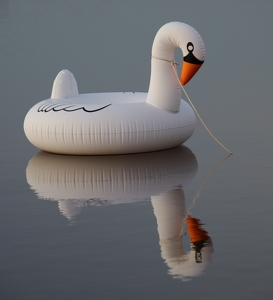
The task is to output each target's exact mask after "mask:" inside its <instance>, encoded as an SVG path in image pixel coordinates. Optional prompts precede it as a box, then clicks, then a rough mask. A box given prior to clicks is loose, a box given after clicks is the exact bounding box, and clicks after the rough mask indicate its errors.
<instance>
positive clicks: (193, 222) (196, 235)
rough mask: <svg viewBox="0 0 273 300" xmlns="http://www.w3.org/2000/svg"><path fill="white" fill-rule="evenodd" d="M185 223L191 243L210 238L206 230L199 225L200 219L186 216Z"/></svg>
mask: <svg viewBox="0 0 273 300" xmlns="http://www.w3.org/2000/svg"><path fill="white" fill-rule="evenodd" d="M187 223H188V231H189V236H190V240H191V243H197V242H200V241H206V240H208V239H209V238H210V237H209V235H208V233H207V231H206V230H204V229H203V228H202V227H201V225H202V224H201V223H200V220H198V219H196V218H191V217H187Z"/></svg>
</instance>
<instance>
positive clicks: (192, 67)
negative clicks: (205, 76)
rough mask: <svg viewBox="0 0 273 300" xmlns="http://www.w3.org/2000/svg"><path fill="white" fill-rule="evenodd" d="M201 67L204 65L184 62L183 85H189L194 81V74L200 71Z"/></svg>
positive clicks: (181, 81) (181, 80)
mask: <svg viewBox="0 0 273 300" xmlns="http://www.w3.org/2000/svg"><path fill="white" fill-rule="evenodd" d="M201 66H202V64H192V63H188V62H186V61H184V62H183V65H182V72H181V77H180V83H181V84H182V85H185V84H187V83H188V82H189V81H190V80H191V79H192V77H193V76H194V74H195V73H196V72H197V71H198V70H199V69H200V67H201Z"/></svg>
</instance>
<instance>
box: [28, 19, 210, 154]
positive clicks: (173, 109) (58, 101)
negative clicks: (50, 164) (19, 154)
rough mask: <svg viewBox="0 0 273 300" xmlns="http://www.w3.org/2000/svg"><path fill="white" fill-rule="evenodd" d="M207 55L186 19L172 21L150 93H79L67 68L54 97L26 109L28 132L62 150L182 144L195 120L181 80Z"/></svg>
mask: <svg viewBox="0 0 273 300" xmlns="http://www.w3.org/2000/svg"><path fill="white" fill-rule="evenodd" d="M178 47H179V48H180V49H181V50H182V53H183V60H184V62H183V66H182V72H181V77H180V82H179V80H178V78H177V75H176V73H175V71H174V52H175V49H176V48H178ZM204 59H205V46H204V43H203V40H202V38H201V37H200V35H199V33H198V32H197V31H196V30H195V29H194V28H192V27H191V26H189V25H187V24H184V23H180V22H171V23H168V24H166V25H164V26H162V27H161V28H160V29H159V31H158V32H157V34H156V36H155V39H154V43H153V47H152V62H151V78H150V86H149V91H148V93H127V92H126V93H91V94H79V93H78V87H77V82H76V80H75V78H74V76H73V74H72V73H71V72H69V71H68V70H63V71H61V72H60V73H59V74H58V75H57V77H56V79H55V81H54V84H53V88H52V94H51V98H50V99H47V100H44V101H41V102H39V103H38V104H36V105H35V106H33V107H32V108H31V109H30V110H29V112H28V113H27V115H26V117H25V121H24V131H25V134H26V136H27V138H28V139H29V141H30V142H31V143H32V144H33V145H34V146H36V147H37V148H40V149H42V150H44V151H47V152H52V153H58V154H71V155H107V154H127V153H140V152H150V151H158V150H164V149H169V148H173V147H176V146H179V145H181V144H182V143H184V142H185V141H186V140H187V139H188V138H189V137H190V136H191V135H192V133H193V131H194V129H195V123H196V117H195V114H194V112H193V110H192V108H191V107H190V105H189V104H188V103H187V102H185V101H184V100H181V89H180V84H182V85H185V84H186V83H187V82H188V81H189V80H190V79H191V78H192V77H193V76H194V74H195V73H196V72H197V71H198V69H199V68H200V67H201V65H202V63H203V62H204Z"/></svg>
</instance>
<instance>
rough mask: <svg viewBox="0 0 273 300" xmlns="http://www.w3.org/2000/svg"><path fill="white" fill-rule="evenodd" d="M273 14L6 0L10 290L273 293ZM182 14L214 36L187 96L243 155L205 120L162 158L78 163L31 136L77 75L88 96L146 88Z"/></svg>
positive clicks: (1, 16)
mask: <svg viewBox="0 0 273 300" xmlns="http://www.w3.org/2000/svg"><path fill="white" fill-rule="evenodd" d="M272 11H273V3H272V2H271V1H266V0H264V1H254V0H251V1H243V0H242V1H233V0H232V1H225V2H223V1H222V2H219V1H214V0H209V1H205V2H204V3H201V1H196V0H191V1H183V3H182V1H178V0H170V1H163V0H159V1H153V0H145V1H124V0H120V1H117V0H116V1H113V0H112V1H101V0H100V1H95V0H93V1H89V0H88V1H87V0H82V1H72V0H57V1H56V0H54V1H53V0H50V1H35V0H25V1H20V0H10V1H9V0H1V1H0V54H1V59H0V62H1V68H0V74H1V76H0V80H1V110H0V120H1V126H0V139H1V147H0V157H1V165H0V168H1V182H0V195H1V202H0V203H1V210H0V214H1V216H0V222H1V226H0V230H1V247H0V261H1V263H0V266H1V268H0V276H1V278H0V279H1V280H0V298H1V299H4V300H6V299H12V300H14V299H28V300H29V299H35V300H37V299H39V300H40V299H66V300H67V299H103V300H104V299H182V298H186V299H245V300H250V299H272V296H273V287H272V278H273V271H272V270H273V255H272V250H273V240H272V228H273V218H272V215H273V203H272V198H273V191H272V178H273V155H272V154H273V150H272V149H273V139H272V135H273V134H272V129H271V128H272V125H273V122H272V116H271V115H272V111H273V104H272V95H273V85H272V83H271V81H272V74H273V60H272V49H273V40H272V28H273V19H272ZM174 20H177V21H182V22H185V23H188V24H190V25H192V26H193V27H195V28H196V29H197V30H198V31H199V33H200V34H201V36H202V37H203V39H204V41H205V44H206V49H207V59H206V62H205V64H204V66H203V67H202V68H201V70H200V71H199V72H198V74H197V75H196V76H195V78H194V79H193V80H192V81H191V82H190V83H189V84H188V85H187V86H186V90H187V92H188V94H189V95H190V97H191V99H192V101H193V103H194V104H195V105H196V107H197V109H198V111H199V113H200V114H201V116H202V117H203V119H204V120H205V121H206V123H207V125H208V127H209V128H210V129H211V130H212V132H213V133H214V134H215V135H216V136H217V137H218V138H219V140H220V141H221V142H223V144H225V145H226V146H227V147H228V148H229V149H231V150H232V151H233V152H234V154H233V155H232V156H231V157H229V158H228V159H226V160H225V161H223V159H224V158H225V157H226V155H227V153H226V152H225V150H223V149H222V148H221V147H220V146H218V145H217V144H216V143H215V142H214V141H213V140H212V139H211V137H210V136H209V135H208V134H207V133H206V131H205V130H204V129H203V127H202V125H201V124H200V122H199V123H198V128H197V130H196V132H195V133H194V135H193V136H192V138H191V139H190V140H189V141H188V142H187V143H186V144H185V147H181V148H178V149H173V150H170V151H165V152H158V153H153V154H143V155H129V156H115V157H104V158H100V157H97V158H94V157H63V156H56V155H49V154H46V153H43V152H39V150H38V149H36V148H34V147H33V146H32V145H31V144H30V143H29V142H28V141H27V140H26V138H25V136H24V132H23V129H22V125H23V120H24V116H25V114H26V113H27V111H28V109H29V108H30V107H31V106H33V105H34V104H35V103H37V102H38V101H40V100H42V99H46V98H48V97H49V96H50V93H51V87H52V82H53V80H54V78H55V76H56V74H57V73H58V72H59V71H60V70H61V69H63V68H67V69H69V70H70V71H72V72H73V73H74V75H75V77H76V79H77V82H78V85H79V90H80V92H82V93H85V92H107V91H147V89H148V85H149V77H150V53H151V45H152V41H153V38H154V35H155V33H156V32H157V30H158V29H159V28H160V27H161V26H162V25H163V24H165V23H167V22H169V21H174ZM177 57H178V59H179V57H181V54H179V53H177ZM121 174H122V175H121ZM187 214H190V215H191V218H190V219H188V220H186V219H185V217H186V215H187ZM187 224H188V225H189V227H188V226H187ZM190 225H191V226H190ZM181 228H182V230H183V231H182V240H181V238H179V235H180V233H181ZM190 237H191V238H192V240H190ZM193 237H197V239H196V240H194V238H193ZM191 241H192V243H191Z"/></svg>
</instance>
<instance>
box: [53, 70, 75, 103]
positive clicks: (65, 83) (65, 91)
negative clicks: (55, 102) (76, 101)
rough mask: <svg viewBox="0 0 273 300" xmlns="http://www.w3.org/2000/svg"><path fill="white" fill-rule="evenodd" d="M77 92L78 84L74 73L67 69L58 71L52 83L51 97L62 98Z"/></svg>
mask: <svg viewBox="0 0 273 300" xmlns="http://www.w3.org/2000/svg"><path fill="white" fill-rule="evenodd" d="M78 94H79V91H78V85H77V81H76V79H75V77H74V75H73V74H72V73H71V72H70V71H68V70H62V71H61V72H59V74H58V75H57V76H56V78H55V80H54V83H53V87H52V93H51V98H53V99H63V98H68V97H70V96H75V95H78Z"/></svg>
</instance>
